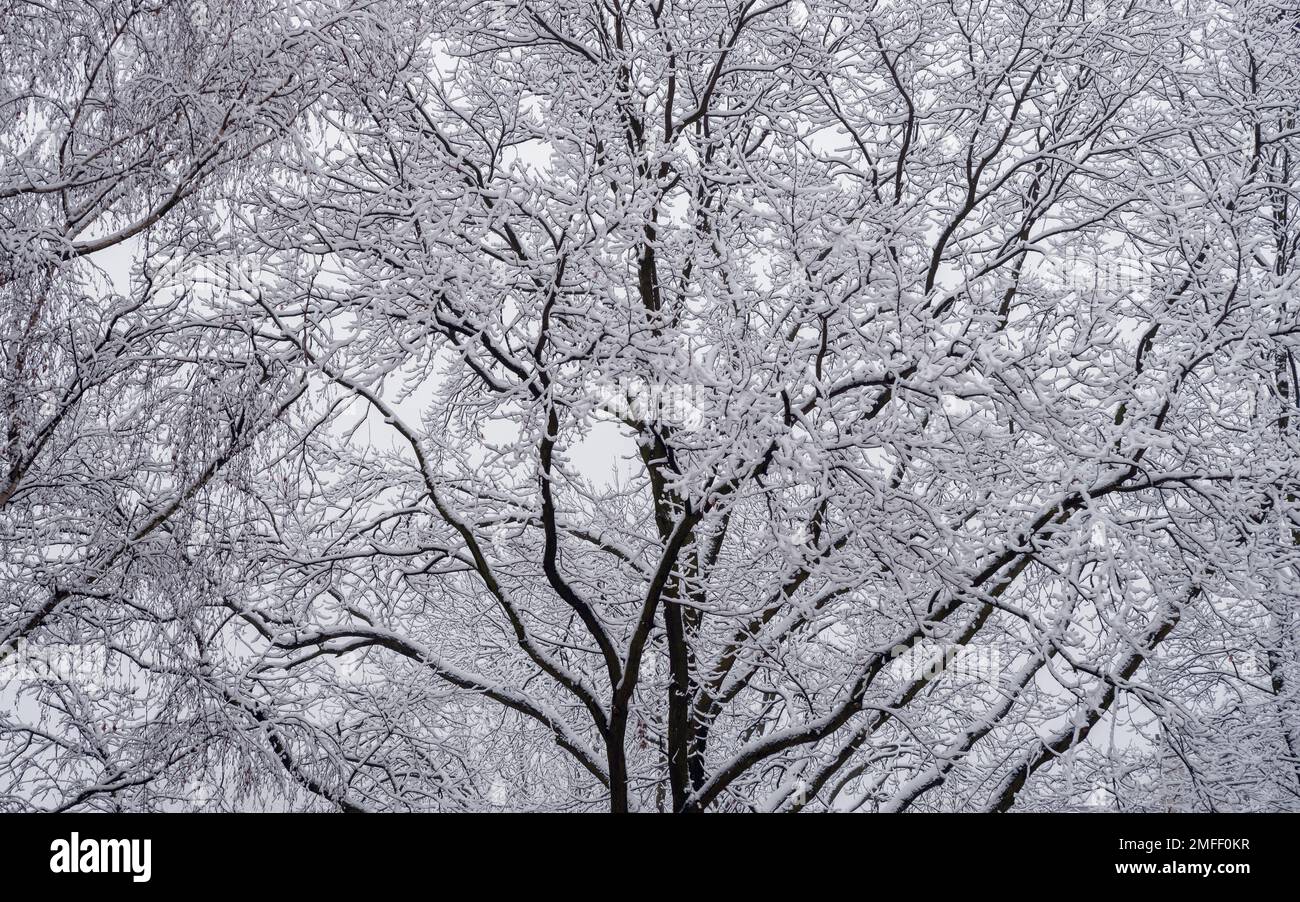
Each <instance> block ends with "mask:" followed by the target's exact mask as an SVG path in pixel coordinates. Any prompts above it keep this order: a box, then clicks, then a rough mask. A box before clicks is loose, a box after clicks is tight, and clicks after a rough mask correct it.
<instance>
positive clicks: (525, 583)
mask: <svg viewBox="0 0 1300 902" xmlns="http://www.w3.org/2000/svg"><path fill="white" fill-rule="evenodd" d="M67 10H68V11H67V12H66V13H65V12H63V11H62V9H61V11H60V13H59V14H58V15H56V14H54V13H52V12H50V11H49V10H46V9H44V8H43V7H37V6H35V5H33V4H28V3H21V2H13V3H10V4H8V5H7V6H6V7H4V9H3V19H2V21H3V26H0V27H2V29H3V33H4V38H5V40H4V50H3V57H0V91H2V92H3V93H2V94H0V105H2V108H3V110H4V116H3V119H2V120H0V121H3V123H4V124H3V125H2V126H0V129H3V130H2V131H0V135H3V143H0V198H3V200H0V224H2V226H3V228H2V229H0V254H3V257H0V267H2V268H0V279H3V286H2V287H0V292H2V294H0V303H3V305H4V307H3V310H0V316H3V322H4V323H5V326H4V329H5V333H4V336H3V341H4V345H3V347H4V352H3V353H4V356H3V367H4V383H3V385H0V409H3V413H2V414H0V416H3V418H4V419H3V421H0V425H3V426H4V427H5V429H6V430H7V431H6V433H5V435H6V438H5V443H4V444H3V449H4V450H3V452H2V453H3V455H4V456H3V458H2V459H0V552H2V554H0V605H2V606H3V607H0V637H3V639H2V640H0V641H3V642H4V643H5V645H4V649H5V652H4V653H5V654H6V655H7V656H8V658H7V659H6V660H7V662H8V663H7V664H6V662H5V661H0V674H5V670H4V668H5V667H6V666H8V667H9V668H10V671H9V674H7V676H8V679H7V682H5V683H4V684H3V685H2V686H0V701H2V706H0V761H4V762H5V765H6V766H5V767H4V768H3V769H0V775H3V776H0V780H3V781H4V782H3V783H0V793H2V795H0V800H2V801H0V804H3V805H5V806H9V807H17V808H28V807H40V808H69V807H92V808H105V807H120V808H130V809H160V808H168V807H188V806H195V805H199V804H200V803H202V804H203V805H205V806H208V807H224V808H232V807H234V808H260V807H294V808H301V807H316V806H319V807H323V808H342V809H345V810H409V809H416V810H480V809H502V808H510V809H548V810H588V809H594V810H613V811H624V810H661V811H697V810H724V811H726V810H764V811H776V810H784V811H794V810H819V809H838V810H862V811H900V810H908V809H925V810H935V809H943V810H989V811H1003V810H1008V809H1017V810H1018V809H1022V808H1039V809H1056V810H1068V809H1075V808H1089V809H1093V810H1095V809H1097V808H1108V809H1120V810H1132V809H1139V810H1147V809H1150V810H1165V809H1169V808H1175V809H1194V810H1228V809H1295V808H1297V807H1300V801H1298V800H1300V695H1298V694H1297V693H1298V690H1297V689H1296V682H1297V680H1300V654H1298V652H1300V649H1298V647H1297V642H1298V641H1300V636H1298V635H1297V629H1300V626H1298V620H1297V618H1298V617H1300V613H1298V612H1297V598H1298V593H1300V584H1298V583H1297V566H1300V553H1298V551H1300V549H1298V548H1297V541H1298V540H1300V500H1298V498H1297V491H1298V486H1300V453H1298V452H1300V444H1298V443H1297V441H1298V436H1297V432H1296V423H1297V421H1296V416H1297V413H1298V412H1297V411H1296V409H1295V406H1296V397H1297V382H1296V366H1295V362H1294V354H1295V351H1296V346H1297V333H1298V332H1300V318H1298V317H1297V310H1296V306H1297V305H1296V298H1295V294H1296V288H1297V276H1296V265H1297V262H1298V261H1297V251H1296V248H1297V240H1298V236H1300V231H1298V230H1297V225H1296V223H1295V222H1294V221H1293V220H1294V216H1293V214H1294V212H1295V209H1296V204H1297V198H1296V196H1295V194H1296V191H1297V188H1300V172H1298V171H1297V167H1298V166H1300V162H1298V161H1300V127H1298V123H1297V115H1296V113H1297V105H1298V104H1300V75H1298V74H1297V73H1300V7H1297V6H1296V5H1295V4H1294V3H1291V2H1289V0H1288V2H1262V0H1232V2H1223V3H1211V4H1203V3H1196V4H1188V3H1183V2H1172V0H1123V2H1119V0H1101V2H1097V0H1041V2H1028V0H985V2H954V0H935V2H912V0H908V2H902V0H899V2H892V0H878V2H874V3H867V4H863V3H860V2H847V0H844V2H841V0H803V2H796V0H790V2H782V0H770V2H762V0H711V2H705V0H698V2H697V0H690V2H687V0H682V2H674V0H659V2H654V0H649V2H644V3H636V2H624V0H602V2H599V3H577V2H572V0H519V2H486V3H485V2H479V0H405V2H402V0H389V2H362V0H356V2H348V3H344V2H319V3H306V4H304V3H293V4H287V3H286V4H283V6H281V5H280V4H277V3H274V2H270V0H267V2H260V0H249V2H247V3H239V4H232V3H220V4H218V3H213V4H210V5H209V4H202V3H162V2H143V0H141V2H126V0H122V2H108V0H96V2H93V3H91V2H83V3H80V4H68V6H67ZM123 261H130V264H129V266H128V265H127V264H125V263H124V262H123ZM114 266H116V267H117V268H118V269H119V270H128V269H129V273H127V274H126V275H122V274H121V273H118V275H117V277H116V278H114V273H113V272H112V268H113V267H114ZM59 653H66V654H70V655H72V656H73V657H75V659H76V660H75V661H74V662H73V664H74V666H63V664H62V663H61V661H60V660H59V658H58V654H59ZM231 775H234V778H233V779H232V777H231Z"/></svg>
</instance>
